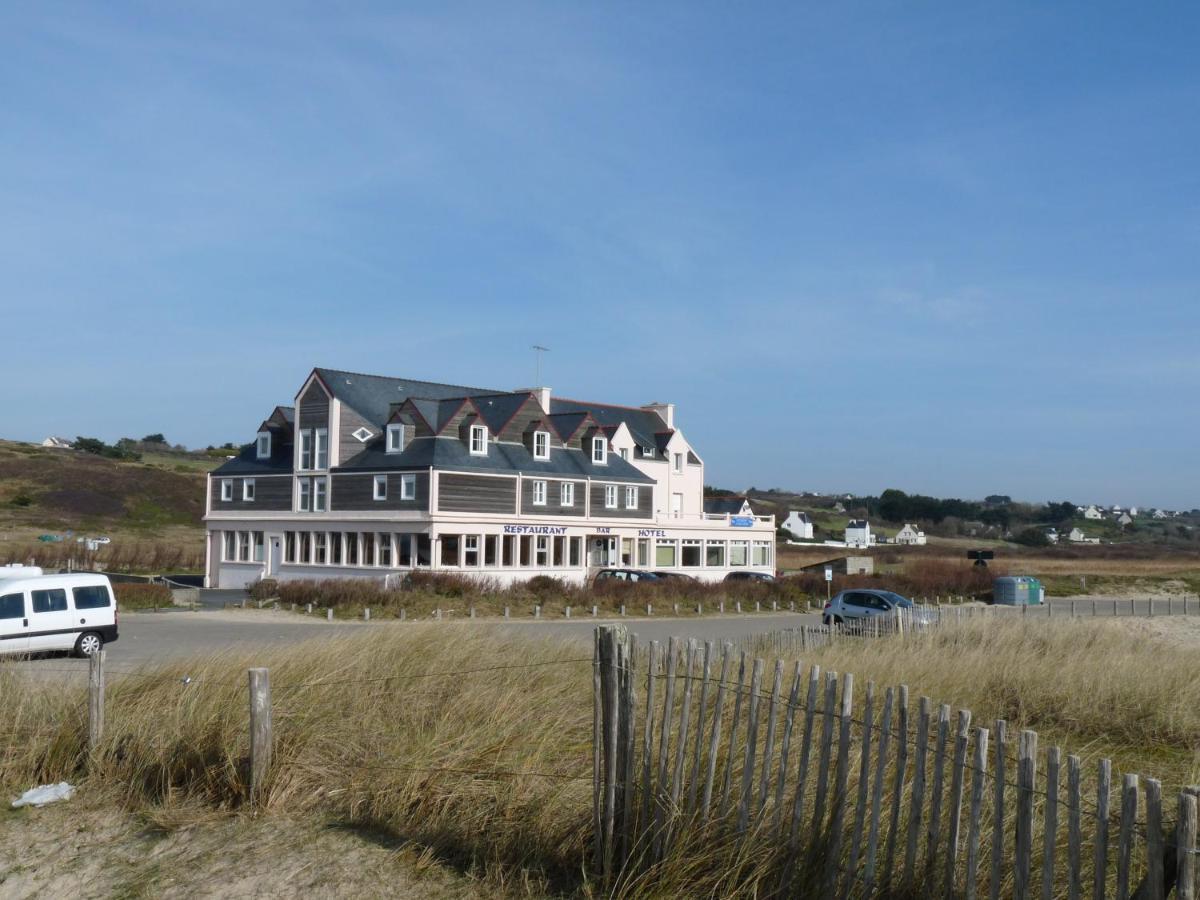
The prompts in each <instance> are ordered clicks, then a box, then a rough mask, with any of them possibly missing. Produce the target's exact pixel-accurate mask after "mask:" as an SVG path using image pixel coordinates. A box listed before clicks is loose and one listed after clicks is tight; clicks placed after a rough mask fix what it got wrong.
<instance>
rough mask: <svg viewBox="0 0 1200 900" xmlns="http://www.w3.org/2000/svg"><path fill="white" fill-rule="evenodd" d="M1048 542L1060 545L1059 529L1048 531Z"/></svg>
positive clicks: (1049, 529) (1048, 529)
mask: <svg viewBox="0 0 1200 900" xmlns="http://www.w3.org/2000/svg"><path fill="white" fill-rule="evenodd" d="M1046 540H1048V541H1049V542H1050V543H1052V544H1057V543H1058V529H1057V528H1047V529H1046Z"/></svg>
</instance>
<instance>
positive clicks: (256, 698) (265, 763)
mask: <svg viewBox="0 0 1200 900" xmlns="http://www.w3.org/2000/svg"><path fill="white" fill-rule="evenodd" d="M249 676H250V799H251V802H257V801H258V800H259V799H260V797H261V795H262V790H263V782H264V781H265V780H266V777H267V772H268V770H269V769H270V768H271V743H272V741H271V677H270V673H269V672H268V670H266V669H250V670H249Z"/></svg>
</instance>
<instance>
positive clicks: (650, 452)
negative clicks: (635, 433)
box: [642, 447, 654, 459]
mask: <svg viewBox="0 0 1200 900" xmlns="http://www.w3.org/2000/svg"><path fill="white" fill-rule="evenodd" d="M642 456H644V457H646V459H654V448H653V447H643V448H642Z"/></svg>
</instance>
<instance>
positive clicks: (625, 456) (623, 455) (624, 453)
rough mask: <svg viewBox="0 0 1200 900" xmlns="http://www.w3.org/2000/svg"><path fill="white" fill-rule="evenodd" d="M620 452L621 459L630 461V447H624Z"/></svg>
mask: <svg viewBox="0 0 1200 900" xmlns="http://www.w3.org/2000/svg"><path fill="white" fill-rule="evenodd" d="M618 452H619V453H620V454H621V459H629V448H628V447H622V448H621V449H620V450H619V451H618Z"/></svg>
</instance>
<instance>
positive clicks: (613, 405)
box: [550, 397, 661, 418]
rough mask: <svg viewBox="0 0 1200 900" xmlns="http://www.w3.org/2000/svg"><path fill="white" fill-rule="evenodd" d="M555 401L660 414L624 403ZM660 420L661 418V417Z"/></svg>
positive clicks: (643, 407)
mask: <svg viewBox="0 0 1200 900" xmlns="http://www.w3.org/2000/svg"><path fill="white" fill-rule="evenodd" d="M555 399H558V400H562V401H563V402H564V403H583V404H585V405H587V406H607V407H608V408H609V409H629V410H633V411H634V412H643V413H656V414H657V412H658V411H657V410H654V409H647V408H646V407H645V406H629V405H627V404H624V403H601V402H600V401H598V400H575V399H573V398H571V397H557V398H552V399H551V400H550V402H551V403H553V402H554V400H555ZM659 418H661V416H660V417H659Z"/></svg>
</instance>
